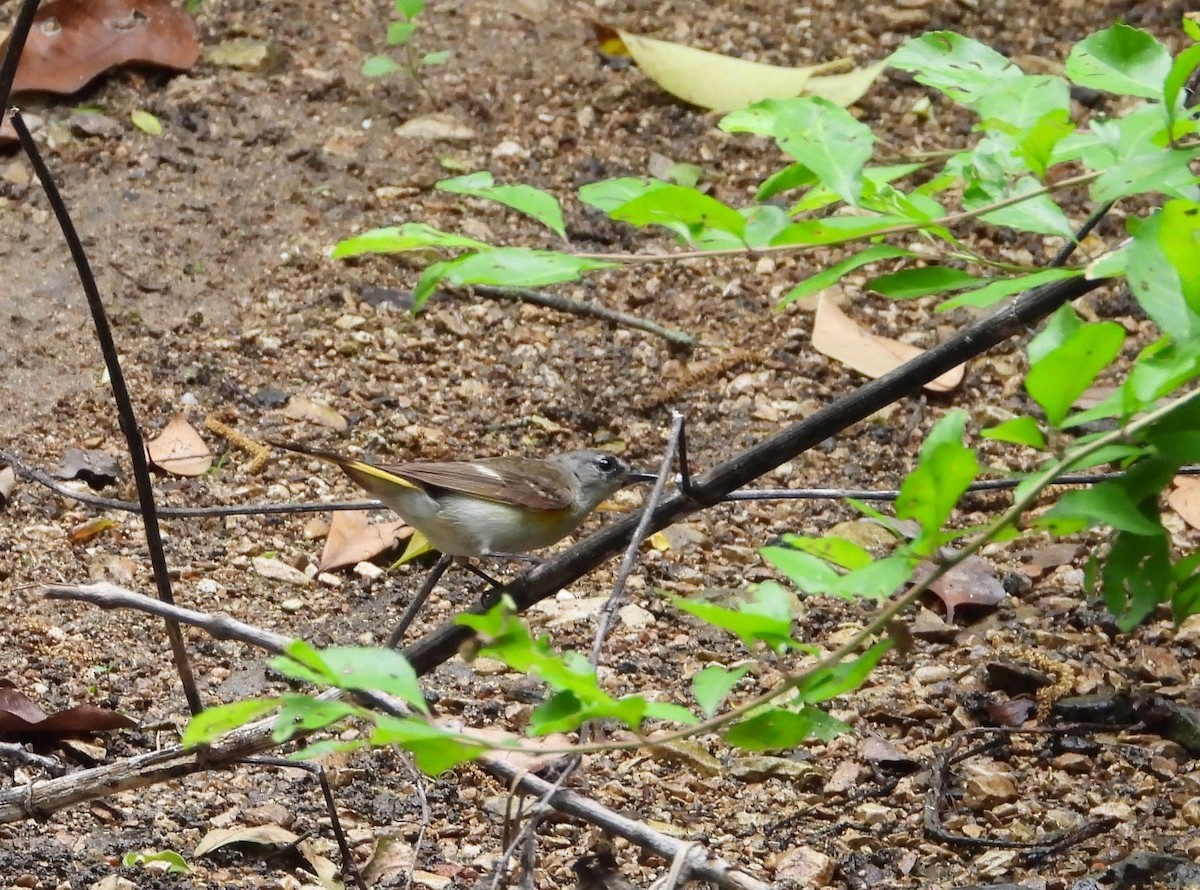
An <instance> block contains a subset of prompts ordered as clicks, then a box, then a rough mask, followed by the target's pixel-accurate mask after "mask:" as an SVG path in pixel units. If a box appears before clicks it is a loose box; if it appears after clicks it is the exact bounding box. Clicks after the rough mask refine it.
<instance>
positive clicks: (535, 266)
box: [413, 247, 616, 305]
mask: <svg viewBox="0 0 1200 890" xmlns="http://www.w3.org/2000/svg"><path fill="white" fill-rule="evenodd" d="M434 265H435V266H437V267H438V268H437V273H438V281H446V282H448V283H449V284H450V285H452V286H454V287H463V286H466V285H470V284H491V285H495V286H497V287H543V286H544V285H547V284H559V283H561V282H563V281H577V280H578V279H579V278H580V277H582V275H583V273H584V272H592V271H595V270H597V269H613V268H616V266H615V265H614V264H613V263H602V262H599V261H598V260H589V259H584V258H582V257H575V256H571V255H570V254H566V253H557V252H555V251H549V250H527V249H526V248H523V247H497V248H495V249H493V250H485V251H481V252H479V253H471V254H467V255H466V256H462V257H459V258H458V259H454V260H449V261H447V262H444V263H435V264H434ZM433 268H434V267H433V266H430V267H428V268H427V269H426V272H427V273H429V272H430V270H432V269H433ZM436 284H437V282H434V283H433V286H436ZM433 286H429V285H428V284H427V282H426V280H425V278H424V277H422V280H421V281H420V282H419V283H418V285H417V288H416V290H414V291H413V296H414V297H415V298H416V299H417V301H418V305H420V304H421V303H423V302H424V300H425V299H426V298H427V297H428V296H429V295H430V294H431V293H432V292H433Z"/></svg>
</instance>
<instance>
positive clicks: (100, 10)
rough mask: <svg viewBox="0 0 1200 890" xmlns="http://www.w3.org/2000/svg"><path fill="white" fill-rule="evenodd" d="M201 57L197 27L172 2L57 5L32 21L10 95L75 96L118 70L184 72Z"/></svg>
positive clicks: (90, 0)
mask: <svg viewBox="0 0 1200 890" xmlns="http://www.w3.org/2000/svg"><path fill="white" fill-rule="evenodd" d="M7 49H8V40H7V39H6V40H5V41H4V43H3V45H2V46H0V55H3V53H4V51H5V50H7ZM199 56H200V43H199V41H198V40H197V38H196V25H195V23H194V22H193V21H192V19H191V16H189V15H188V14H187V13H186V12H184V11H183V10H182V9H176V8H175V7H173V6H172V5H171V4H170V3H169V2H168V0H53V2H51V3H47V4H45V5H43V6H42V7H41V8H40V9H39V10H38V11H37V15H36V16H35V17H34V21H33V29H32V30H31V31H30V32H29V37H28V39H27V40H26V42H25V49H24V51H23V52H22V53H21V63H20V65H19V66H18V67H17V74H16V77H15V78H14V80H13V86H12V89H13V92H14V93H19V92H28V91H37V92H49V93H74V92H75V91H77V90H79V89H82V88H83V87H84V86H86V85H87V83H88V81H90V80H92V79H93V78H94V77H96V76H97V75H99V74H100V73H102V72H104V71H107V70H108V69H109V68H114V67H116V66H118V65H126V64H131V63H133V64H147V65H161V66H162V67H164V68H174V69H176V70H180V71H182V70H185V69H187V68H191V67H192V65H194V64H195V63H196V59H197V58H199Z"/></svg>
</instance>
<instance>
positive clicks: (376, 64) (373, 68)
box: [362, 56, 400, 77]
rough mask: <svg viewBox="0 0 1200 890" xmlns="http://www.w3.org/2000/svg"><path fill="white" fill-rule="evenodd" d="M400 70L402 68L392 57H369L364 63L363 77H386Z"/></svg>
mask: <svg viewBox="0 0 1200 890" xmlns="http://www.w3.org/2000/svg"><path fill="white" fill-rule="evenodd" d="M399 70H400V66H399V65H398V64H397V63H396V61H395V60H394V59H392V58H391V57H390V56H368V57H367V58H366V59H364V60H363V63H362V76H363V77H386V76H387V75H389V74H392V73H393V72H395V71H399Z"/></svg>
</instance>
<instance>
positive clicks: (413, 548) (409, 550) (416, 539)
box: [392, 529, 433, 567]
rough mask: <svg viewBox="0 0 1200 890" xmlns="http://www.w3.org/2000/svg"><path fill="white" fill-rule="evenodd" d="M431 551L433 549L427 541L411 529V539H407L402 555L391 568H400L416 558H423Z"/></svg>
mask: <svg viewBox="0 0 1200 890" xmlns="http://www.w3.org/2000/svg"><path fill="white" fill-rule="evenodd" d="M432 549H433V547H431V546H430V545H429V539H428V538H426V537H425V536H424V535H423V534H421V533H420V532H419V531H417V530H416V529H413V533H412V537H411V538H409V539H408V546H407V547H405V548H404V553H402V554H401V555H400V558H399V559H398V560H396V561H395V562H394V563H393V564H392V565H393V567H395V566H402V565H404V564H405V563H406V562H412V561H413V560H414V559H416V558H417V557H418V556H424V555H425V554H426V553H428V552H429V551H430V550H432Z"/></svg>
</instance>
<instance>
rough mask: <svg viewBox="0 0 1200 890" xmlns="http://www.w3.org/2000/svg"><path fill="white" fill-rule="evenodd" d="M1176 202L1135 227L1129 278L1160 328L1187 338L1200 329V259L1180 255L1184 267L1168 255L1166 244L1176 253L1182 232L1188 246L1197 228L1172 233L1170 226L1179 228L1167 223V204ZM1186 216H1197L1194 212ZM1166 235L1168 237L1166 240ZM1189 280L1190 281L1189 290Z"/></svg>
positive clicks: (1186, 206)
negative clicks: (1199, 270)
mask: <svg viewBox="0 0 1200 890" xmlns="http://www.w3.org/2000/svg"><path fill="white" fill-rule="evenodd" d="M1173 204H1175V202H1168V203H1167V205H1166V206H1165V207H1163V208H1162V209H1160V210H1157V211H1155V212H1154V213H1152V214H1151V215H1150V216H1149V217H1148V218H1147V219H1144V220H1142V221H1141V223H1140V224H1139V225H1138V226H1137V228H1136V229H1135V230H1134V233H1133V241H1132V242H1131V243H1130V244H1129V246H1128V248H1127V268H1126V276H1127V278H1128V280H1129V289H1130V290H1131V291H1132V292H1133V295H1134V297H1135V298H1136V299H1137V301H1138V304H1139V305H1140V306H1141V307H1142V309H1143V310H1145V312H1146V314H1147V315H1148V316H1149V317H1150V319H1151V320H1152V321H1153V322H1154V323H1155V324H1156V325H1158V327H1159V330H1161V331H1162V332H1163V333H1165V334H1168V335H1169V336H1172V337H1175V338H1178V339H1180V340H1183V341H1187V340H1188V339H1191V338H1194V337H1195V336H1196V332H1197V330H1198V329H1200V319H1198V318H1197V312H1198V310H1200V306H1197V305H1196V303H1195V302H1193V301H1194V300H1195V301H1200V297H1197V296H1196V295H1195V294H1194V293H1192V291H1193V290H1194V289H1195V287H1196V285H1195V281H1194V276H1195V274H1196V270H1195V263H1196V260H1195V257H1192V258H1191V262H1190V263H1189V262H1188V261H1187V259H1186V258H1182V257H1180V258H1179V259H1181V260H1182V262H1181V263H1180V266H1182V268H1180V266H1177V265H1176V263H1175V262H1173V261H1172V258H1170V257H1168V256H1167V254H1166V251H1165V250H1164V244H1171V245H1172V246H1173V251H1172V252H1173V253H1174V251H1175V249H1177V246H1178V241H1176V239H1177V238H1180V235H1182V242H1183V243H1182V246H1184V247H1186V245H1187V241H1188V239H1189V237H1190V238H1192V239H1194V238H1195V230H1194V228H1192V227H1188V226H1184V227H1182V229H1181V231H1180V232H1177V233H1170V232H1168V229H1171V228H1175V227H1174V226H1167V225H1165V224H1164V223H1165V216H1164V214H1165V213H1166V210H1167V207H1171V206H1172V205H1173ZM1179 206H1180V208H1181V209H1182V210H1183V211H1184V213H1185V214H1186V213H1187V211H1188V210H1189V209H1191V210H1192V211H1193V213H1194V211H1195V208H1196V205H1194V204H1192V205H1189V204H1186V203H1181V204H1180V205H1179ZM1186 218H1191V219H1194V218H1195V217H1194V215H1193V216H1191V217H1185V219H1186ZM1172 219H1173V220H1178V219H1179V212H1178V211H1172ZM1164 237H1165V238H1166V241H1165V242H1164ZM1189 265H1190V267H1191V268H1190V269H1189ZM1185 281H1187V282H1188V284H1187V285H1186V290H1185V284H1184V282H1185Z"/></svg>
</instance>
